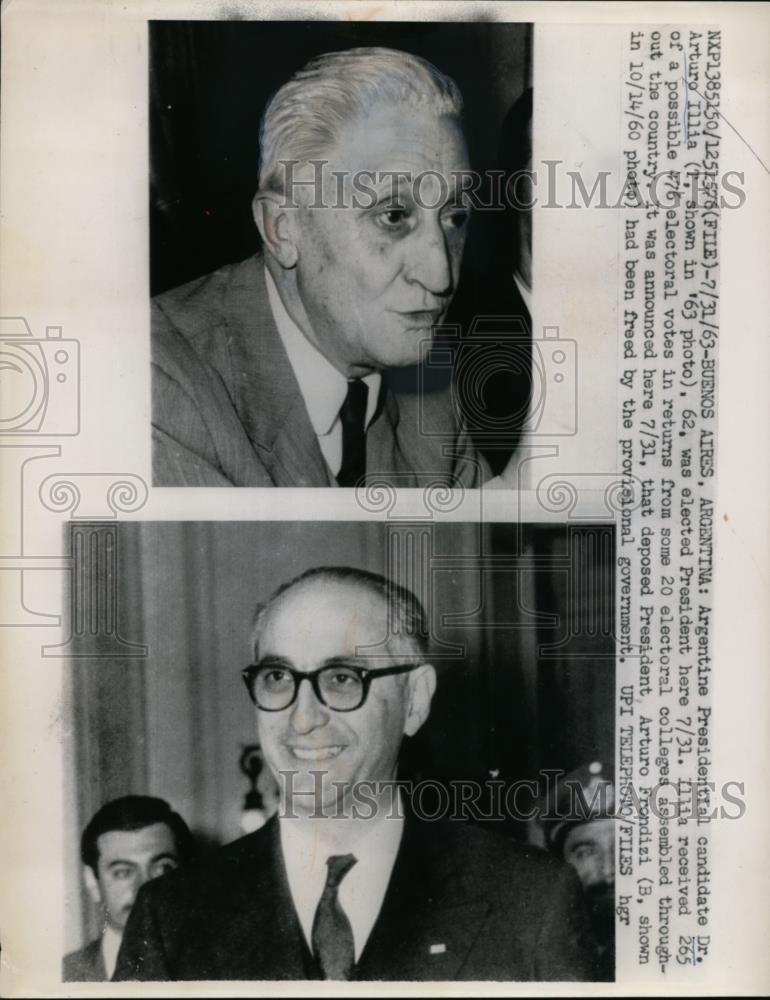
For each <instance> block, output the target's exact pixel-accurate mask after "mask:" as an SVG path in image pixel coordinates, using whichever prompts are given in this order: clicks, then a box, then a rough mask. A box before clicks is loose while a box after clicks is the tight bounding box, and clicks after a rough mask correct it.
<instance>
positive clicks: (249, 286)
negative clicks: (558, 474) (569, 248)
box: [149, 20, 533, 489]
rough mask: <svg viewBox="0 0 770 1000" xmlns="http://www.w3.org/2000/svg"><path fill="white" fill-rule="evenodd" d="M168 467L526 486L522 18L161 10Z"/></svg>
mask: <svg viewBox="0 0 770 1000" xmlns="http://www.w3.org/2000/svg"><path fill="white" fill-rule="evenodd" d="M149 39H150V64H149V74H150V77H149V84H150V86H149V94H150V115H149V123H150V185H149V194H150V292H151V295H152V325H151V338H152V349H151V355H152V459H153V463H152V464H153V485H154V486H159V487H179V486H204V487H209V486H242V487H266V486H280V487H292V486H297V487H308V486H320V487H327V488H329V487H343V488H345V487H347V488H356V487H365V486H367V485H369V486H371V485H374V484H377V485H380V484H388V485H390V486H393V487H397V488H401V487H403V488H409V487H424V486H427V485H433V484H441V485H444V486H446V487H447V488H458V489H469V488H470V489H473V488H478V487H482V486H485V485H488V484H490V483H491V484H493V485H503V486H505V485H506V481H507V480H506V476H507V475H508V477H511V475H512V474H511V472H510V471H509V470H511V469H512V468H513V466H514V464H515V461H516V451H517V446H518V444H519V442H520V439H521V437H522V434H523V432H524V426H525V423H526V419H527V413H528V408H529V403H530V395H531V392H532V377H531V365H532V338H531V322H530V311H529V304H530V295H531V286H532V278H531V271H532V268H531V260H532V256H531V221H530V216H531V213H530V211H528V208H527V205H528V195H527V190H528V189H527V181H528V177H529V176H531V175H530V174H529V173H528V171H529V168H530V165H531V149H532V143H531V122H532V93H533V92H532V80H531V75H532V74H531V64H532V30H531V25H527V24H500V23H496V24H494V23H487V22H485V21H483V20H479V21H475V22H472V23H456V22H455V23H444V24H441V23H417V22H415V23H409V22H391V23H380V24H374V23H373V24H364V23H356V22H319V21H314V22H303V21H282V22H264V21H257V22H255V21H248V22H247V21H195V22H193V21H186V22H181V21H154V22H151V23H150V25H149Z"/></svg>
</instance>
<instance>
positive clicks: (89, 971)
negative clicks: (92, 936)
mask: <svg viewBox="0 0 770 1000" xmlns="http://www.w3.org/2000/svg"><path fill="white" fill-rule="evenodd" d="M62 982H64V983H106V982H107V970H106V969H105V967H104V956H103V955H102V939H101V938H97V939H96V940H95V941H92V942H91V943H90V944H87V945H86V946H85V948H81V949H80V951H71V952H70V953H69V955H65V956H64V959H63V961H62Z"/></svg>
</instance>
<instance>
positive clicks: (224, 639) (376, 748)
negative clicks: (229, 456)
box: [64, 522, 615, 982]
mask: <svg viewBox="0 0 770 1000" xmlns="http://www.w3.org/2000/svg"><path fill="white" fill-rule="evenodd" d="M71 531H72V534H73V545H74V546H75V548H76V549H79V550H80V551H81V552H82V573H81V574H79V575H78V577H77V579H76V582H75V585H74V587H73V600H72V621H73V623H75V624H76V626H77V627H76V628H73V640H72V641H73V646H72V649H73V651H74V652H77V659H73V663H72V668H71V673H70V699H71V700H70V712H71V717H70V718H69V720H68V725H71V729H72V734H73V736H72V744H71V747H70V753H71V755H72V759H71V760H70V762H69V768H68V770H69V774H70V780H69V782H68V783H67V785H66V787H65V795H66V797H67V798H68V799H69V800H70V807H69V810H68V812H69V815H70V816H71V817H72V821H73V825H72V827H71V828H70V829H69V830H68V831H67V843H68V851H67V863H68V865H69V866H70V875H71V878H70V885H71V891H72V900H71V903H70V905H69V906H68V907H67V915H68V920H69V921H71V923H70V926H68V927H67V934H68V938H69V940H70V941H71V942H72V943H73V947H72V951H71V952H69V953H68V954H67V956H66V957H65V959H64V978H65V981H89V982H90V981H104V980H107V979H109V978H113V979H114V980H116V981H121V980H140V981H144V980H151V981H159V980H235V981H241V980H306V979H308V980H318V979H334V980H387V981H394V980H395V981H420V980H422V981H425V980H428V981H435V980H450V981H454V980H505V981H511V982H516V981H548V980H551V981H559V982H569V981H579V980H588V981H608V980H610V981H611V980H613V979H614V964H613V959H614V919H613V911H614V835H613V829H614V824H615V819H614V779H613V775H614V716H613V698H614V678H615V660H614V639H613V624H614V622H613V615H614V611H613V594H614V570H613V561H614V529H613V527H612V525H607V524H604V525H586V526H579V527H570V528H567V527H565V526H563V525H555V526H554V525H551V526H549V525H512V524H491V525H479V524H476V523H467V522H462V523H456V524H451V525H439V524H433V525H431V524H398V525H393V524H387V523H384V522H370V523H356V522H338V523H337V524H335V525H334V529H333V531H330V530H329V527H328V525H326V524H324V523H322V522H302V523H299V522H273V523H270V522H241V523H234V522H190V523H178V522H171V523H168V522H163V523H161V522H154V523H153V522H150V523H144V522H139V523H133V524H122V525H120V526H118V528H117V530H116V528H115V527H114V526H103V525H101V526H100V525H98V524H81V525H73V526H72V528H71ZM108 578H109V580H110V581H114V584H115V589H114V596H113V597H110V596H109V594H108V593H107V590H108V589H109V586H110V584H109V583H108ZM105 601H108V602H109V601H111V602H112V603H111V612H110V611H108V610H107V605H106V604H105V603H104V602H105ZM115 621H117V629H116V628H114V627H113V628H112V630H110V628H109V627H103V626H105V623H107V622H113V623H114V622H115ZM99 633H101V634H100V635H99ZM88 649H91V650H92V651H93V652H94V654H95V653H96V651H97V650H98V651H99V653H100V655H99V657H98V660H94V659H93V657H92V658H91V659H90V660H89V658H88V656H87V650H88ZM132 655H133V657H134V658H131V657H132ZM78 914H79V917H78Z"/></svg>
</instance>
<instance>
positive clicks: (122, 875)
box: [112, 867, 134, 881]
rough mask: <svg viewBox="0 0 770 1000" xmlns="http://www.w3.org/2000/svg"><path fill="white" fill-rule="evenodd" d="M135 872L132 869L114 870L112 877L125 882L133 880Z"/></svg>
mask: <svg viewBox="0 0 770 1000" xmlns="http://www.w3.org/2000/svg"><path fill="white" fill-rule="evenodd" d="M133 874H134V873H133V870H132V869H131V868H125V867H123V868H113V869H112V877H113V878H115V879H119V880H120V881H123V880H124V879H127V878H131V876H132V875H133Z"/></svg>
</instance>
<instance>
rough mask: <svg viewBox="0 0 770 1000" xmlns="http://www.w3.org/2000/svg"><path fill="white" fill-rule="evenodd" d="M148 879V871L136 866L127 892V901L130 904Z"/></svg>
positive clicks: (132, 903)
mask: <svg viewBox="0 0 770 1000" xmlns="http://www.w3.org/2000/svg"><path fill="white" fill-rule="evenodd" d="M149 881H150V873H149V871H144V870H143V869H141V868H138V869H137V871H136V872H135V873H134V877H133V878H132V879H131V886H130V889H129V892H128V899H127V902H128V903H130V904H131V906H133V905H134V902H135V900H136V897H137V894H138V892H139V890H140V889H141V888H142V886H143V885H144V883H145V882H149Z"/></svg>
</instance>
